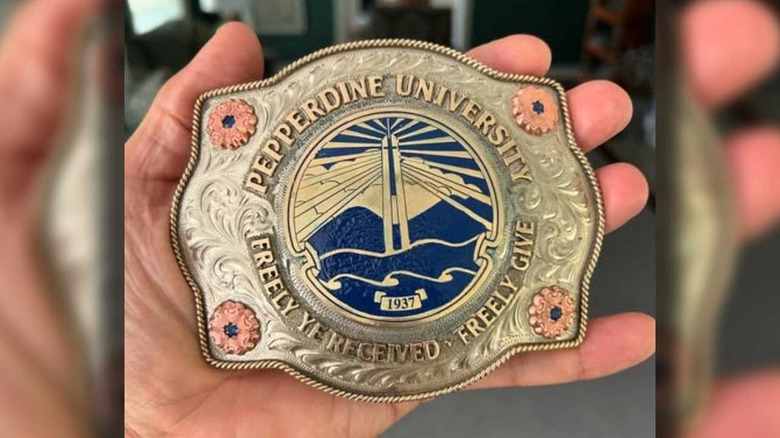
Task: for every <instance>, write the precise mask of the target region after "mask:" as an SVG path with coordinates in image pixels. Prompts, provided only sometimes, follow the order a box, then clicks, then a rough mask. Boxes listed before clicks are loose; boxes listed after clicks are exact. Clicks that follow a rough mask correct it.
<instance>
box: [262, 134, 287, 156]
mask: <svg viewBox="0 0 780 438" xmlns="http://www.w3.org/2000/svg"><path fill="white" fill-rule="evenodd" d="M260 151H261V152H262V153H264V154H265V155H268V156H269V157H271V158H272V159H274V160H276V161H282V154H281V152H282V145H281V144H279V142H278V141H276V140H274V139H273V138H272V139H270V140H268V141H267V142H265V144H264V145H263V148H262V149H260Z"/></svg>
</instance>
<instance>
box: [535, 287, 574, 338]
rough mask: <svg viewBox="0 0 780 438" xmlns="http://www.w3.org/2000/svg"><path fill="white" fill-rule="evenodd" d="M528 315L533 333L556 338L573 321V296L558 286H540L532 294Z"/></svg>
mask: <svg viewBox="0 0 780 438" xmlns="http://www.w3.org/2000/svg"><path fill="white" fill-rule="evenodd" d="M528 315H529V318H528V322H530V323H531V326H532V327H533V329H534V333H536V334H537V335H541V336H544V337H545V338H556V337H558V336H560V335H561V334H562V333H564V332H565V331H566V330H568V329H569V327H571V325H572V324H573V323H574V317H575V314H574V298H572V296H571V294H570V293H569V292H567V291H566V290H565V289H563V288H561V287H559V286H548V287H545V288H542V290H540V291H539V292H537V293H536V295H534V297H533V301H532V304H531V307H530V308H529V309H528Z"/></svg>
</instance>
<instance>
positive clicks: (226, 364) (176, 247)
mask: <svg viewBox="0 0 780 438" xmlns="http://www.w3.org/2000/svg"><path fill="white" fill-rule="evenodd" d="M374 47H397V48H411V49H422V50H428V51H432V52H434V53H437V54H440V55H445V56H449V57H451V58H453V59H455V60H457V61H459V62H462V63H463V64H465V65H467V66H469V67H471V68H474V69H475V70H477V71H478V72H479V73H482V74H485V75H487V76H488V77H491V78H494V79H498V80H502V81H510V82H530V83H534V84H540V85H547V86H550V87H552V88H554V89H555V91H556V92H557V94H558V100H559V102H560V103H561V110H562V111H563V116H564V117H563V118H564V128H565V130H566V138H567V140H568V145H569V149H570V150H571V151H572V152H573V153H574V155H575V157H576V158H577V160H578V161H579V163H580V165H581V167H582V169H583V170H584V171H585V174H586V177H587V179H588V183H589V186H590V188H591V190H592V191H593V195H594V198H595V200H596V207H597V216H598V220H597V224H596V238H595V241H594V245H593V246H592V248H591V252H590V257H589V260H588V264H587V265H586V266H585V272H584V273H583V277H582V285H581V287H580V291H581V292H580V312H579V314H580V322H579V327H578V333H577V337H576V338H575V339H573V340H569V341H565V342H551V343H541V344H530V345H518V346H515V347H512V348H511V349H509V351H507V352H505V353H503V355H502V356H501V357H500V358H499V359H498V360H496V361H494V362H493V363H492V364H490V365H489V366H487V367H485V368H483V369H482V370H481V371H479V372H478V373H476V374H474V375H472V376H471V377H469V378H467V379H465V380H463V381H461V382H459V383H456V384H454V385H450V386H448V387H446V388H441V389H438V390H435V391H429V392H425V393H419V394H407V395H387V396H381V395H368V394H357V393H353V392H349V391H345V390H342V389H338V388H335V387H332V386H330V385H328V384H326V383H323V382H320V381H317V380H314V379H313V378H312V377H310V376H309V375H307V374H304V373H302V372H301V371H299V370H298V369H296V368H294V367H292V366H290V365H288V364H286V363H284V362H281V361H278V360H259V361H252V362H231V361H222V360H217V359H214V358H213V357H212V356H211V353H210V351H209V346H208V335H207V333H206V323H205V321H206V319H207V318H208V315H206V310H205V308H204V303H203V296H202V293H201V291H200V288H199V287H198V285H197V284H196V282H195V280H194V279H193V278H192V275H191V274H190V272H189V269H188V268H187V266H186V265H185V263H184V257H183V256H182V250H181V243H180V242H179V236H178V233H177V228H178V220H179V208H180V204H181V197H182V194H183V193H184V189H185V188H186V187H187V183H188V182H189V180H190V177H191V176H192V172H193V170H194V169H195V165H196V164H197V163H198V156H199V152H200V120H201V109H202V107H203V103H204V102H205V101H206V100H207V99H210V98H212V97H215V96H221V95H225V94H231V93H236V92H243V91H248V90H254V89H259V88H264V87H268V86H271V85H274V84H276V83H278V82H279V81H281V80H282V79H284V78H285V77H287V76H288V75H289V74H290V73H292V72H294V71H295V70H297V69H299V68H301V67H302V66H304V65H306V64H308V63H310V62H312V61H315V60H317V59H320V58H324V57H327V56H330V55H333V54H336V53H341V52H347V51H350V50H356V49H365V48H374ZM191 146H192V147H191V150H190V159H189V162H188V163H187V167H186V168H185V170H184V173H183V174H182V177H181V180H180V181H179V184H178V186H177V187H176V191H175V192H174V196H173V203H172V207H171V216H170V224H169V225H170V237H171V246H172V247H173V252H174V254H175V256H176V261H177V263H178V265H179V268H180V269H181V271H182V274H183V275H184V278H185V280H186V281H187V284H189V286H190V288H191V289H192V291H193V294H194V296H195V311H196V313H197V319H198V338H199V341H200V351H201V354H202V355H203V358H204V359H205V360H206V362H207V363H208V364H209V365H211V366H214V367H216V368H218V369H224V370H248V369H280V370H283V371H285V372H287V373H288V374H290V375H292V376H293V377H295V378H296V379H298V380H300V381H302V382H303V383H305V384H307V385H309V386H312V387H314V388H317V389H320V390H323V391H325V392H327V393H329V394H333V395H336V396H339V397H344V398H347V399H350V400H357V401H364V402H371V403H396V402H404V401H415V400H422V399H427V398H432V397H438V396H440V395H444V394H447V393H450V392H453V391H457V390H459V389H462V388H465V387H466V386H469V385H471V384H472V383H474V382H476V381H478V380H481V379H482V378H484V377H485V376H487V375H488V374H490V373H491V372H493V371H494V370H495V369H496V368H498V367H499V366H501V365H503V364H504V362H506V361H507V360H509V358H510V357H512V356H514V355H515V354H517V353H525V352H535V351H547V350H556V349H564V348H574V347H577V346H579V345H580V344H582V342H583V340H584V339H585V332H586V331H587V324H588V294H589V285H590V279H591V276H592V275H593V271H594V270H595V268H596V263H597V262H598V257H599V253H600V252H601V246H602V244H603V241H604V224H605V218H604V205H603V200H602V196H601V190H600V188H599V185H598V181H597V179H596V174H595V173H594V172H593V168H592V167H591V166H590V163H589V162H588V160H587V158H586V157H585V154H584V153H583V152H582V150H581V149H580V147H579V146H578V145H577V142H576V140H575V138H574V132H573V130H572V123H571V118H570V113H569V105H568V102H567V100H566V92H565V90H564V89H563V87H562V86H561V84H559V83H558V82H556V81H555V80H553V79H551V78H546V77H538V76H532V75H518V74H513V73H505V72H499V71H496V70H493V69H492V68H490V67H488V66H486V65H484V64H482V63H481V62H479V61H477V60H475V59H473V58H470V57H469V56H467V55H465V54H463V53H461V52H458V51H457V50H454V49H451V48H449V47H444V46H440V45H438V44H433V43H428V42H424V41H416V40H410V39H379V40H364V41H354V42H349V43H345V44H339V45H336V46H331V47H327V48H324V49H320V50H318V51H316V52H313V53H311V54H309V55H307V56H305V57H303V58H301V59H299V60H297V61H295V62H294V63H292V64H290V65H288V66H287V67H285V68H284V69H283V70H282V71H280V72H279V73H277V74H276V75H274V76H272V77H270V78H267V79H263V80H260V81H255V82H248V83H245V84H238V85H231V86H228V87H223V88H218V89H215V90H211V91H208V92H206V93H203V94H202V95H200V96H199V97H198V99H197V101H196V102H195V107H194V110H193V115H192V141H191Z"/></svg>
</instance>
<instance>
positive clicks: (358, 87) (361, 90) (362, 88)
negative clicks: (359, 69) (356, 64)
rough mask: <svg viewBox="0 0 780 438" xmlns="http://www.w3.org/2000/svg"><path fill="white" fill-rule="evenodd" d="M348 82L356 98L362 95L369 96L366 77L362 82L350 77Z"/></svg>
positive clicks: (363, 96) (363, 97)
mask: <svg viewBox="0 0 780 438" xmlns="http://www.w3.org/2000/svg"><path fill="white" fill-rule="evenodd" d="M347 84H349V89H350V90H352V95H353V96H355V99H357V98H358V96H360V98H362V99H365V98H367V97H368V94H366V83H365V79H363V80H361V81H360V82H358V81H356V80H354V79H350V80H349V81H347Z"/></svg>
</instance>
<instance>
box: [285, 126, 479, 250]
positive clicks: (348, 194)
mask: <svg viewBox="0 0 780 438" xmlns="http://www.w3.org/2000/svg"><path fill="white" fill-rule="evenodd" d="M488 187H489V184H488V182H487V181H486V179H485V176H484V174H483V171H482V169H480V167H479V166H478V165H477V163H476V162H475V159H474V157H472V156H471V155H470V154H469V152H467V151H466V150H465V149H464V148H463V146H461V144H460V143H459V141H458V140H456V139H455V138H453V137H452V136H451V135H450V134H448V133H447V132H445V131H444V130H442V129H440V128H438V127H436V126H434V125H432V124H429V123H426V122H424V121H421V120H419V119H411V118H405V117H380V118H377V119H372V120H364V121H362V122H360V123H356V124H353V125H351V126H349V127H348V128H347V129H345V130H343V131H341V132H339V133H338V134H337V135H335V136H333V137H332V138H331V139H330V141H328V142H327V143H326V144H325V145H323V146H322V147H321V148H320V149H319V150H318V151H317V152H316V155H315V156H314V158H313V159H311V161H310V162H309V164H308V167H307V169H306V171H305V173H304V174H303V176H302V178H301V180H300V183H299V186H298V193H297V196H296V199H295V201H294V202H295V207H294V210H293V217H294V224H295V233H296V237H297V239H298V241H299V242H304V241H306V240H307V239H308V238H309V237H311V236H312V235H313V234H314V233H316V232H317V231H318V230H319V229H321V228H322V227H323V226H324V225H325V224H327V223H328V222H329V221H330V220H332V219H333V218H335V217H337V216H338V215H339V214H341V213H342V212H344V211H345V210H347V209H349V208H351V207H355V206H361V207H365V208H368V209H369V210H371V211H374V212H375V213H376V214H377V215H378V216H380V217H382V220H383V221H384V226H383V229H384V234H385V235H384V239H385V251H386V252H392V251H395V250H397V249H404V248H405V247H408V246H409V245H410V244H411V243H412V242H411V240H410V237H409V229H408V222H409V220H410V219H411V218H412V217H413V216H416V215H418V214H421V213H422V212H424V211H426V210H428V209H429V208H431V207H432V206H433V205H435V204H437V203H439V202H440V201H444V202H446V203H447V204H449V205H450V206H452V207H454V208H455V209H457V210H458V211H460V212H462V213H464V214H465V215H466V216H468V217H469V218H471V219H473V220H474V221H476V222H478V223H479V224H481V225H483V226H484V227H485V230H486V231H490V230H491V228H492V220H493V217H492V213H491V212H492V210H491V208H490V206H491V194H490V190H489V188H488ZM479 204H483V205H482V206H481V208H480V206H479ZM486 212H487V213H486ZM399 245H400V248H399Z"/></svg>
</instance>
